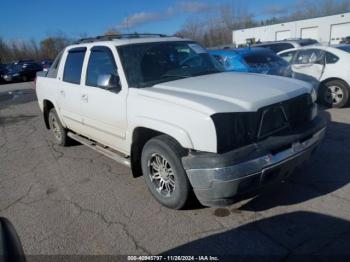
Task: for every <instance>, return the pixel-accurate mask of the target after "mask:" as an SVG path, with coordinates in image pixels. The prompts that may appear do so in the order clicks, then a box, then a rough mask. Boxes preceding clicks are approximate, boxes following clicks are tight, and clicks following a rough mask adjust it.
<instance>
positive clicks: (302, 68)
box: [292, 49, 325, 87]
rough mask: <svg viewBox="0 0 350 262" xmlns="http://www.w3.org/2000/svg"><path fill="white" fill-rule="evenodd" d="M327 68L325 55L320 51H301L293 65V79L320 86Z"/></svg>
mask: <svg viewBox="0 0 350 262" xmlns="http://www.w3.org/2000/svg"><path fill="white" fill-rule="evenodd" d="M324 67H325V53H324V51H323V50H320V49H305V50H304V49H303V50H300V51H299V52H298V53H297V54H296V57H295V59H294V62H293V64H292V71H293V77H294V78H296V79H300V80H303V81H307V82H309V83H311V84H313V85H314V86H315V87H317V86H318V84H319V81H320V79H321V77H322V74H323V72H324Z"/></svg>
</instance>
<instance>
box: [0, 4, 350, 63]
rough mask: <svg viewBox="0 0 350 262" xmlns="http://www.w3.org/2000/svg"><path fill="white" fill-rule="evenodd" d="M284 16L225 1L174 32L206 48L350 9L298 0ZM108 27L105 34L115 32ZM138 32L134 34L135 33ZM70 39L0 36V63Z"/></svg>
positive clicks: (40, 54) (52, 50)
mask: <svg viewBox="0 0 350 262" xmlns="http://www.w3.org/2000/svg"><path fill="white" fill-rule="evenodd" d="M287 9H290V10H285V11H286V12H285V14H284V15H280V16H272V17H270V18H268V19H257V18H256V15H254V14H251V13H250V12H249V11H248V10H247V9H246V8H245V7H244V5H240V4H237V3H236V4H234V3H233V2H232V3H228V4H223V5H220V6H217V7H216V8H215V9H211V10H210V11H207V12H205V13H202V14H200V15H195V16H193V17H191V18H189V19H188V20H187V21H186V22H185V23H184V24H183V26H182V27H181V28H180V30H178V31H177V32H176V33H175V35H177V36H181V37H186V38H190V39H193V40H196V41H198V42H200V43H202V44H203V45H204V46H206V47H213V46H219V45H224V44H229V43H232V31H233V30H237V29H241V28H249V27H255V26H260V25H269V24H275V23H283V22H288V21H293V20H300V19H305V18H311V17H318V16H326V15H333V14H338V13H344V12H348V11H350V1H349V0H317V1H314V0H299V1H296V4H295V5H294V6H290V7H287ZM118 33H119V31H118V30H116V29H114V28H110V29H108V30H107V31H106V32H105V33H104V34H105V35H110V34H118ZM136 34H137V33H136ZM75 40H76V39H71V38H69V37H67V36H65V35H64V34H62V33H60V34H57V35H55V36H49V37H46V38H45V39H43V40H41V41H40V42H37V41H35V40H28V41H24V40H12V41H5V40H4V39H2V38H1V37H0V59H1V60H0V62H1V63H8V62H11V61H14V60H19V59H34V60H36V61H40V60H42V59H54V58H55V57H56V56H57V54H58V53H59V52H60V51H61V50H62V49H63V48H64V47H65V46H67V45H68V44H70V43H72V42H74V41H75Z"/></svg>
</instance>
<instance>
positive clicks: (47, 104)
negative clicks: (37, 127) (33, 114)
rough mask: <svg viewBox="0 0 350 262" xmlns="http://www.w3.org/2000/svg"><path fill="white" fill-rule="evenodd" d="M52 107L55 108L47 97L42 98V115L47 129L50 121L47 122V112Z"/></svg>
mask: <svg viewBox="0 0 350 262" xmlns="http://www.w3.org/2000/svg"><path fill="white" fill-rule="evenodd" d="M52 108H55V106H54V104H53V103H52V102H51V101H50V100H47V99H44V100H43V117H44V122H45V126H46V128H47V129H50V123H49V113H50V110H51V109H52Z"/></svg>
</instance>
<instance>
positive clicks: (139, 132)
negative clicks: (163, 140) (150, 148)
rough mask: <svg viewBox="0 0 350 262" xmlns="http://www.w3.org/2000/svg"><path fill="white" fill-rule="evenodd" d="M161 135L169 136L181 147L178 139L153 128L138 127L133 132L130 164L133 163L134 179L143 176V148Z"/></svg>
mask: <svg viewBox="0 0 350 262" xmlns="http://www.w3.org/2000/svg"><path fill="white" fill-rule="evenodd" d="M160 135H166V136H168V137H169V138H171V139H172V140H173V141H174V142H175V143H177V144H178V145H179V146H181V144H180V142H179V141H178V140H177V139H175V138H174V137H173V136H171V135H169V134H166V133H164V132H161V131H158V130H154V129H152V128H149V127H144V126H138V127H136V128H134V130H133V132H132V143H131V148H130V162H131V170H132V175H133V177H139V176H142V168H141V154H142V149H143V147H144V146H145V144H146V143H147V142H148V141H149V140H150V139H152V138H154V137H157V136H160ZM181 147H182V146H181Z"/></svg>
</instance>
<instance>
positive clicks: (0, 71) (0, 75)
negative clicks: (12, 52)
mask: <svg viewBox="0 0 350 262" xmlns="http://www.w3.org/2000/svg"><path fill="white" fill-rule="evenodd" d="M6 73H7V65H5V64H0V83H3V82H5V79H4V75H5V74H6Z"/></svg>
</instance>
